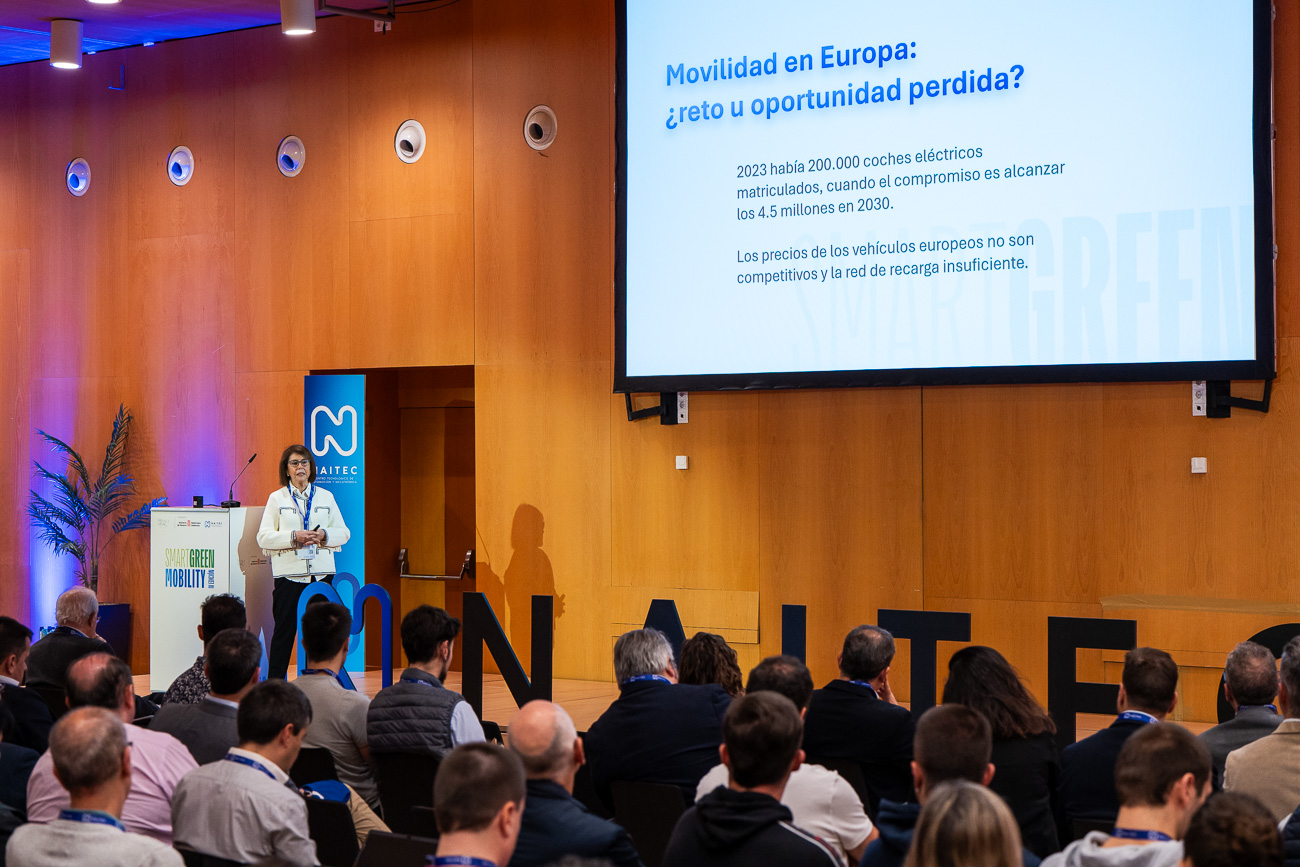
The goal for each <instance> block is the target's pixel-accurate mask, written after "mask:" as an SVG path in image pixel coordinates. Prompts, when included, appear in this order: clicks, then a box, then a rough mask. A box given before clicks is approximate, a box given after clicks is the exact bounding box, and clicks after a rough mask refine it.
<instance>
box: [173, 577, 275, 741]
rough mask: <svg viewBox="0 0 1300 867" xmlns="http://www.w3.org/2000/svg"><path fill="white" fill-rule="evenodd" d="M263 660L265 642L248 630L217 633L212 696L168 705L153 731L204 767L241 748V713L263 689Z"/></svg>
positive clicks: (209, 675) (211, 654)
mask: <svg viewBox="0 0 1300 867" xmlns="http://www.w3.org/2000/svg"><path fill="white" fill-rule="evenodd" d="M231 598H233V597H231ZM209 601H211V599H209ZM261 662H262V642H260V641H258V640H257V636H255V635H253V633H251V632H249V631H248V630H247V629H244V628H243V627H241V626H236V627H231V628H230V629H224V630H222V631H221V632H218V633H216V634H215V635H213V636H212V637H211V638H210V640H209V641H208V644H207V647H205V648H204V663H203V669H204V672H203V680H204V682H205V683H208V684H209V688H210V691H209V693H208V694H207V695H206V696H204V698H203V701H201V702H199V703H198V704H189V703H187V702H179V703H171V702H168V703H166V704H164V705H163V706H162V707H161V708H159V710H158V713H157V714H156V715H155V716H154V718H153V722H152V723H150V725H149V729H150V730H151V731H155V732H166V733H167V734H169V735H171V736H172V737H174V738H176V739H177V740H179V741H180V742H181V743H183V744H185V746H186V747H187V748H188V749H189V751H190V753H191V754H192V755H193V756H194V760H195V761H196V762H198V763H199V764H200V765H206V764H208V763H209V762H216V761H220V760H221V759H223V758H225V755H226V753H227V751H229V750H230V748H231V747H234V746H238V745H239V726H238V725H237V724H236V719H235V717H236V712H237V711H238V710H239V702H240V701H241V700H242V699H243V697H244V696H245V695H247V694H248V691H249V690H250V689H252V688H253V687H254V686H256V685H257V679H258V676H259V674H260V672H259V671H258V669H259V666H260V665H261Z"/></svg>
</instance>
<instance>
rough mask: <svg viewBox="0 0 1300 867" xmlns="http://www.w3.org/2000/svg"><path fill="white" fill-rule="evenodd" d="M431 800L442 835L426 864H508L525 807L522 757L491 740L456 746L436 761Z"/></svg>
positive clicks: (517, 836)
mask: <svg viewBox="0 0 1300 867" xmlns="http://www.w3.org/2000/svg"><path fill="white" fill-rule="evenodd" d="M433 803H434V804H435V806H434V808H433V809H434V814H435V815H436V817H437V821H438V832H439V834H440V835H441V836H439V838H438V852H437V855H436V857H435V858H430V859H429V861H428V863H429V864H435V863H436V864H439V865H442V864H476V865H477V864H483V863H484V862H488V863H490V864H492V865H503V864H508V863H509V862H510V854H511V853H512V852H514V850H515V841H516V840H517V839H518V838H519V826H520V821H521V817H522V814H523V811H524V766H523V763H522V762H520V761H519V757H518V756H516V755H515V754H514V753H512V752H511V751H510V750H503V749H501V748H500V747H497V746H494V745H491V744H466V745H465V746H462V747H457V748H456V749H454V750H452V751H451V752H450V753H448V754H447V758H446V759H444V760H443V762H442V764H441V765H439V767H438V778H437V779H436V780H435V781H434V783H433Z"/></svg>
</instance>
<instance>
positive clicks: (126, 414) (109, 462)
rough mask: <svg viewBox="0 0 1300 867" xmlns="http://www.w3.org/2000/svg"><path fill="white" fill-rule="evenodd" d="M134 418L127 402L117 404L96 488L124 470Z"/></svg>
mask: <svg viewBox="0 0 1300 867" xmlns="http://www.w3.org/2000/svg"><path fill="white" fill-rule="evenodd" d="M133 418H134V416H132V415H131V411H130V410H129V409H127V408H126V404H118V405H117V417H116V418H114V419H113V433H112V435H111V436H109V438H108V447H107V448H105V449H104V468H103V469H102V470H101V471H100V473H99V479H98V480H97V481H96V482H95V489H96V490H98V489H99V488H101V487H103V486H104V485H105V484H106V483H107V482H110V481H112V480H113V479H114V478H116V477H117V476H118V475H119V474H120V473H121V472H122V462H123V461H124V460H125V459H126V438H127V435H128V434H129V433H130V432H131V420H132V419H133Z"/></svg>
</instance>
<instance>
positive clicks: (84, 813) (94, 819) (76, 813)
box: [59, 810, 126, 831]
mask: <svg viewBox="0 0 1300 867" xmlns="http://www.w3.org/2000/svg"><path fill="white" fill-rule="evenodd" d="M59 818H60V819H64V820H66V821H68V822H86V823H89V824H91V825H112V826H113V827H114V828H116V829H117V830H119V831H125V830H126V826H125V825H123V824H122V823H121V822H119V821H118V820H117V819H116V818H114V817H113V816H111V815H109V814H108V813H105V812H103V811H101V810H60V811H59Z"/></svg>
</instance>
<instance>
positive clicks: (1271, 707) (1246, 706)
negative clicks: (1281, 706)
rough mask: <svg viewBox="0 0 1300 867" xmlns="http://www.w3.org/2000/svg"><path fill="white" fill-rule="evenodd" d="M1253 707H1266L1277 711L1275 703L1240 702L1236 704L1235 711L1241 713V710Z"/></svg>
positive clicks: (1274, 711)
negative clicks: (1240, 703)
mask: <svg viewBox="0 0 1300 867" xmlns="http://www.w3.org/2000/svg"><path fill="white" fill-rule="evenodd" d="M1253 707H1266V708H1268V709H1269V710H1271V711H1273V713H1275V714H1276V713H1277V705H1275V704H1242V705H1238V706H1237V713H1241V712H1242V711H1243V710H1250V709H1251V708H1253Z"/></svg>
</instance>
